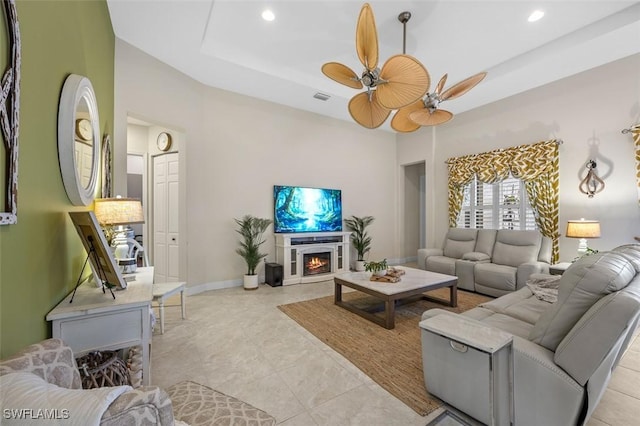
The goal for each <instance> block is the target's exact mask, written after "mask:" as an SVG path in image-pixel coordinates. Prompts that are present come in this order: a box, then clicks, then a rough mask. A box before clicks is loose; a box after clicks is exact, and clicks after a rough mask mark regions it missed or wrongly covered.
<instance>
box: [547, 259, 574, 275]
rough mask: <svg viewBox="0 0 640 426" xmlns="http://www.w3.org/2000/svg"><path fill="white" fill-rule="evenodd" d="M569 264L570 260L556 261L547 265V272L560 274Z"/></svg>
mask: <svg viewBox="0 0 640 426" xmlns="http://www.w3.org/2000/svg"><path fill="white" fill-rule="evenodd" d="M569 266H571V262H560V263H556V264H555V265H551V266H549V273H550V274H551V275H562V274H564V271H566V270H567V268H568V267H569Z"/></svg>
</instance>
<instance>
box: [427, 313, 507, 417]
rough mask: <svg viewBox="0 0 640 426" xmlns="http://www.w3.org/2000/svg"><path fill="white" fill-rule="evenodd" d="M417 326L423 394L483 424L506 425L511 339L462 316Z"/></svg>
mask: <svg viewBox="0 0 640 426" xmlns="http://www.w3.org/2000/svg"><path fill="white" fill-rule="evenodd" d="M420 328H421V329H422V331H421V334H422V336H421V340H422V348H423V351H424V350H425V348H428V349H427V355H426V356H425V357H424V359H423V367H424V375H425V381H426V384H427V388H428V391H429V392H430V393H432V394H433V395H435V396H437V397H438V398H440V399H442V400H444V401H446V402H448V403H449V404H451V405H453V406H454V407H456V408H458V409H459V410H461V411H463V412H465V413H466V414H468V415H470V416H472V417H474V418H475V419H477V420H480V421H481V422H482V423H484V424H487V425H492V426H503V425H504V426H508V425H510V424H511V423H512V420H513V410H514V408H513V388H512V384H513V362H512V342H513V336H512V335H511V334H509V333H507V332H505V331H502V330H500V329H497V328H493V327H490V326H487V325H484V324H481V323H478V322H476V321H473V320H469V319H467V318H465V317H464V316H462V315H455V316H453V315H445V314H442V315H436V316H435V317H432V318H429V319H426V320H424V321H422V322H420ZM470 384H473V385H470Z"/></svg>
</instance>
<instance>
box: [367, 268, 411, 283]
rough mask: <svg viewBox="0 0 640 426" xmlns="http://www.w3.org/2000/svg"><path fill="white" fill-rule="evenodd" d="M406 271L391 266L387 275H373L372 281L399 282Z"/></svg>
mask: <svg viewBox="0 0 640 426" xmlns="http://www.w3.org/2000/svg"><path fill="white" fill-rule="evenodd" d="M404 273H405V271H403V270H402V269H396V268H389V269H387V273H386V274H385V275H382V276H380V275H376V274H373V275H371V278H370V280H371V281H377V282H383V283H397V282H398V281H400V277H401V276H402V275H404Z"/></svg>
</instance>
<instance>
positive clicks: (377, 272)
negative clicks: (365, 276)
mask: <svg viewBox="0 0 640 426" xmlns="http://www.w3.org/2000/svg"><path fill="white" fill-rule="evenodd" d="M373 275H375V276H377V277H384V276H385V275H387V270H386V269H383V270H382V271H375V272H374V273H373Z"/></svg>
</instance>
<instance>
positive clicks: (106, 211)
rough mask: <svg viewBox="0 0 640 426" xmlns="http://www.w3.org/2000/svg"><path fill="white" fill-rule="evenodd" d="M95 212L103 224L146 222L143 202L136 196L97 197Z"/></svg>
mask: <svg viewBox="0 0 640 426" xmlns="http://www.w3.org/2000/svg"><path fill="white" fill-rule="evenodd" d="M95 214H96V218H97V219H98V222H100V223H101V224H102V225H126V224H128V223H144V215H143V213H142V203H141V202H140V200H138V199H136V198H97V199H96V206H95Z"/></svg>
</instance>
